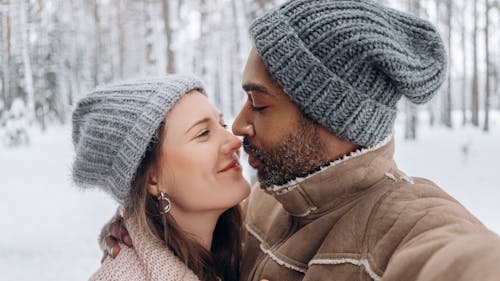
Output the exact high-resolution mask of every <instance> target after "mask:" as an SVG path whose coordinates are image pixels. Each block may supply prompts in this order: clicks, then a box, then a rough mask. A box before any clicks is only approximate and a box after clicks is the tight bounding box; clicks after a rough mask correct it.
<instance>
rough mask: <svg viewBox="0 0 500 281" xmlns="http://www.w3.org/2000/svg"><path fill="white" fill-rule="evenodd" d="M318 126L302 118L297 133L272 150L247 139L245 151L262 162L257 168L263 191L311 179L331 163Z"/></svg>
mask: <svg viewBox="0 0 500 281" xmlns="http://www.w3.org/2000/svg"><path fill="white" fill-rule="evenodd" d="M317 126H318V125H315V124H314V123H313V122H311V121H309V120H308V119H305V118H302V119H301V121H300V122H299V124H298V125H297V127H296V128H295V130H292V132H291V133H290V134H289V135H287V136H285V137H284V138H283V139H282V140H281V141H280V142H279V143H278V144H277V145H276V146H274V147H270V148H266V147H262V148H257V147H255V146H252V145H251V144H250V142H249V140H248V139H247V138H246V137H245V138H244V139H243V148H244V149H245V151H246V152H247V153H248V154H250V155H252V156H254V157H255V158H257V159H259V160H260V161H261V162H262V163H261V165H260V166H259V167H258V169H257V177H258V180H259V182H260V187H261V188H267V187H270V186H272V185H283V184H285V183H287V182H289V181H291V180H293V179H295V178H298V177H304V176H307V175H309V174H311V173H313V172H315V171H317V170H319V169H320V168H321V167H322V166H323V165H325V164H327V163H328V157H327V154H326V152H325V149H324V145H323V144H322V142H321V141H320V139H319V134H318V128H317Z"/></svg>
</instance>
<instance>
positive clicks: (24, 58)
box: [0, 0, 500, 146]
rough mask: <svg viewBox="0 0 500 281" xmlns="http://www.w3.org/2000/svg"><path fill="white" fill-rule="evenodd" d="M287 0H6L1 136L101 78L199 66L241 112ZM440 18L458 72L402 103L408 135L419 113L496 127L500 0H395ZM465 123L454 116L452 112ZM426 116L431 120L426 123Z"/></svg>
mask: <svg viewBox="0 0 500 281" xmlns="http://www.w3.org/2000/svg"><path fill="white" fill-rule="evenodd" d="M280 2H282V1H281V0H256V1H251V0H182V1H181V0H145V1H138V0H86V1H82V0H0V38H1V40H0V42H1V43H0V65H1V67H0V138H1V139H2V143H3V144H4V145H8V146H16V145H19V144H22V143H23V142H29V134H28V132H29V130H25V128H28V127H33V126H36V127H39V128H41V129H42V130H45V129H46V128H47V127H49V126H53V125H55V124H66V123H68V121H69V120H70V116H71V110H72V107H73V104H74V103H75V101H76V100H78V98H80V97H81V96H82V95H84V94H86V93H87V92H88V91H89V90H91V89H92V88H94V87H95V86H96V85H98V84H102V83H107V82H110V81H113V80H120V79H127V78H132V77H143V76H149V75H153V76H159V75H162V74H164V73H175V72H179V73H186V72H190V73H195V74H197V75H199V76H201V77H202V78H203V79H204V80H205V82H206V84H207V86H208V94H209V97H210V99H211V100H212V101H213V102H214V103H215V104H216V105H217V106H218V107H219V108H221V109H222V111H223V112H224V114H225V115H227V116H235V114H236V113H237V112H238V109H239V107H240V106H241V104H242V103H243V101H244V95H243V92H242V90H241V85H240V83H241V72H242V68H243V65H244V63H245V60H246V56H247V53H248V50H249V49H250V46H251V41H250V39H249V36H248V32H247V27H248V26H249V24H250V23H251V21H252V20H253V19H254V18H255V17H256V16H258V15H259V14H261V13H262V12H263V11H265V10H267V9H269V8H270V7H272V6H274V5H277V4H279V3H280ZM379 2H383V3H384V4H386V5H388V6H390V7H393V8H396V9H400V10H404V11H407V12H409V13H413V14H416V15H418V16H420V17H423V18H426V19H428V20H430V21H431V22H433V23H434V24H435V25H436V26H437V27H438V29H439V30H440V32H441V34H442V37H443V40H444V42H445V45H446V46H447V48H448V52H449V57H450V63H449V76H448V79H447V81H446V83H445V84H444V85H443V86H442V88H441V90H440V94H439V96H438V97H437V98H435V99H434V100H433V101H432V102H431V103H430V104H428V105H425V106H424V107H418V108H417V107H415V106H414V105H412V104H410V103H408V102H402V103H401V104H400V111H401V115H402V116H405V130H404V131H405V133H404V134H405V138H409V139H414V138H417V133H416V132H417V128H418V124H419V120H418V119H419V118H418V116H419V114H417V113H418V112H422V111H425V112H427V114H428V116H429V118H428V122H430V123H431V125H441V126H447V127H450V128H452V127H459V126H461V125H464V124H472V125H473V126H477V127H478V128H480V129H481V130H484V131H488V130H489V129H490V126H491V121H490V117H489V116H490V113H491V111H493V110H498V109H500V90H499V88H500V87H499V84H500V0H472V1H471V0H392V1H391V0H386V1H380V0H379ZM453 111H459V112H461V113H460V114H461V118H460V119H461V122H458V123H457V122H455V123H456V124H454V123H453V122H452V117H451V116H452V112H453ZM421 122H422V121H421Z"/></svg>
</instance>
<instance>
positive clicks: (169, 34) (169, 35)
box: [162, 0, 175, 73]
mask: <svg viewBox="0 0 500 281" xmlns="http://www.w3.org/2000/svg"><path fill="white" fill-rule="evenodd" d="M170 1H171V0H163V1H162V4H163V7H162V8H163V29H164V32H165V39H166V40H167V42H166V43H167V44H166V45H167V46H166V49H167V57H166V59H167V69H166V71H167V73H175V52H174V49H173V37H174V35H173V33H174V30H173V28H172V24H171V22H172V21H171V13H170V10H171V4H170Z"/></svg>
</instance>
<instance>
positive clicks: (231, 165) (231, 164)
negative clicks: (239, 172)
mask: <svg viewBox="0 0 500 281" xmlns="http://www.w3.org/2000/svg"><path fill="white" fill-rule="evenodd" d="M233 168H238V169H240V168H241V167H240V163H238V160H236V159H235V160H233V161H231V162H229V164H227V165H226V167H224V169H222V170H220V171H219V173H223V172H227V171H229V170H231V169H233Z"/></svg>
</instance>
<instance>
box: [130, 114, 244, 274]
mask: <svg viewBox="0 0 500 281" xmlns="http://www.w3.org/2000/svg"><path fill="white" fill-rule="evenodd" d="M163 127H164V123H162V124H161V125H160V127H159V129H158V130H157V132H156V133H155V137H153V139H152V141H151V143H150V145H149V146H148V149H147V150H146V154H145V156H144V158H143V160H142V162H141V164H140V165H139V167H138V169H137V172H136V175H135V179H134V181H133V182H132V191H131V192H132V196H131V198H132V200H131V202H130V203H129V204H128V205H129V206H128V208H129V210H130V213H131V214H132V215H133V216H134V217H135V218H137V220H138V222H139V227H141V228H143V229H146V230H147V231H148V232H149V233H150V234H152V235H154V236H156V237H157V238H159V239H160V240H162V241H163V242H164V243H165V245H166V246H167V247H168V248H169V249H170V250H171V251H172V252H173V253H174V254H175V255H177V256H178V257H179V258H180V259H181V260H182V261H183V262H184V263H185V264H186V265H187V266H188V267H189V269H191V270H192V271H193V272H194V273H195V274H196V275H197V276H198V278H199V279H200V280H202V281H212V280H217V278H218V277H220V278H221V279H222V280H238V279H239V262H240V258H241V233H242V218H241V210H240V207H239V206H234V207H232V208H230V209H228V210H226V211H225V212H224V213H223V214H222V215H221V216H220V217H219V219H218V220H217V224H216V226H215V230H214V234H213V238H212V246H211V249H210V251H207V250H206V249H205V248H204V247H203V246H201V244H200V243H198V242H197V241H196V240H195V239H193V238H192V237H191V236H190V235H188V234H187V233H185V232H183V231H182V229H181V228H180V227H179V225H178V224H177V223H176V222H175V220H174V218H173V217H172V216H171V215H169V214H166V215H165V214H161V213H160V210H161V208H162V206H160V203H159V201H158V200H157V198H156V197H153V196H152V195H150V194H149V193H148V192H147V190H146V183H147V179H148V168H149V167H150V166H151V165H152V164H154V163H156V161H157V160H158V157H159V155H160V151H161V143H162V140H163V136H164V129H163Z"/></svg>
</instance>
